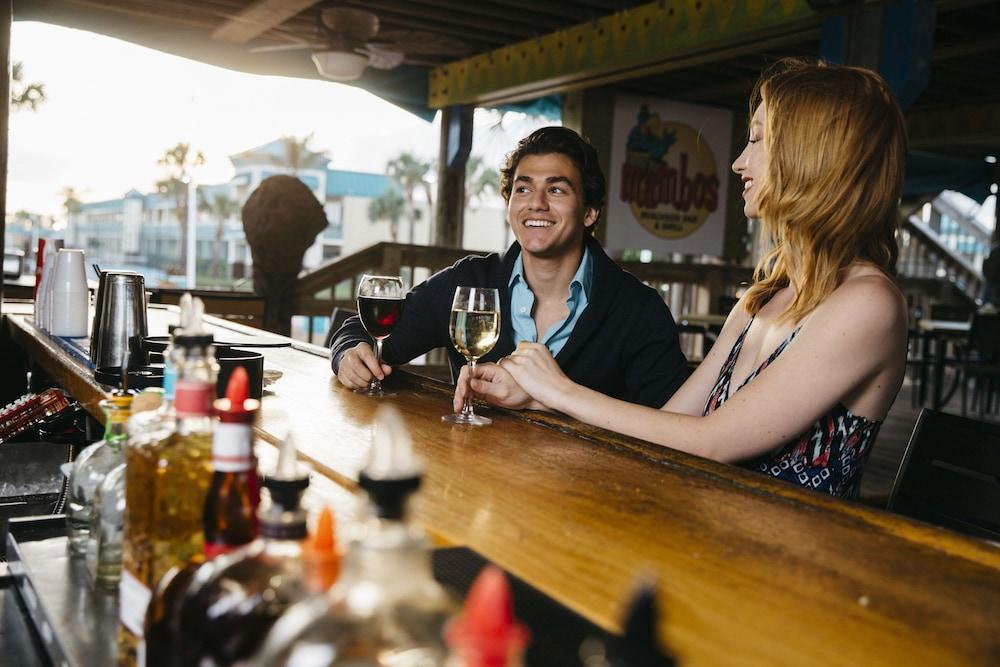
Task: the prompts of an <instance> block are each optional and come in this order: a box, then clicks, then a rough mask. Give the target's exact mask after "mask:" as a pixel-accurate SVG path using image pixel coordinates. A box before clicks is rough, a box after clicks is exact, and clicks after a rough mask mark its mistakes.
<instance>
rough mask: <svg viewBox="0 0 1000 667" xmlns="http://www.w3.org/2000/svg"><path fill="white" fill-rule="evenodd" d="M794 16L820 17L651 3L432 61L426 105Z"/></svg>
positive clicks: (584, 70)
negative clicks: (442, 61)
mask: <svg viewBox="0 0 1000 667" xmlns="http://www.w3.org/2000/svg"><path fill="white" fill-rule="evenodd" d="M796 22H805V23H808V24H812V25H815V24H817V23H818V22H819V15H818V14H817V13H816V12H814V11H813V10H812V9H810V8H809V5H808V3H807V2H806V0H664V1H662V2H651V3H649V4H648V5H642V6H641V7H634V8H632V9H629V10H625V11H621V12H618V13H616V14H611V15H609V16H605V17H603V18H601V19H598V20H596V21H593V22H589V23H582V24H580V25H577V26H573V27H572V28H567V29H565V30H559V31H557V32H553V33H550V34H548V35H544V36H542V37H539V38H537V39H531V40H526V41H523V42H518V43H516V44H511V45H509V46H505V47H502V48H499V49H496V50H495V51H491V52H489V53H484V54H480V55H477V56H473V57H470V58H466V59H464V60H459V61H456V62H453V63H449V64H447V65H441V66H439V67H435V68H433V69H432V70H431V72H430V80H429V87H428V96H427V105H428V106H429V107H431V108H435V109H440V108H442V107H445V106H450V105H453V104H472V103H484V102H499V101H504V100H506V99H511V98H514V97H516V96H518V95H519V94H521V95H523V93H524V92H525V91H528V90H530V91H532V92H533V93H536V94H535V95H534V96H538V95H544V94H546V93H547V92H550V90H551V89H553V88H556V87H560V86H566V85H569V84H572V82H573V81H581V80H585V79H590V78H594V77H600V76H607V75H609V74H613V73H615V72H622V73H625V72H628V71H629V70H631V69H635V68H639V67H648V66H650V65H653V64H656V63H658V62H665V61H669V60H670V59H672V58H677V57H679V56H682V55H685V54H691V53H693V52H695V51H704V50H710V49H712V48H714V47H719V46H724V45H727V44H731V43H732V42H734V41H740V42H744V43H745V42H747V41H748V39H750V38H753V37H755V36H756V35H757V34H765V33H767V32H768V31H773V30H774V29H775V28H781V27H792V26H793V24H795V23H796ZM623 78H626V77H625V76H623Z"/></svg>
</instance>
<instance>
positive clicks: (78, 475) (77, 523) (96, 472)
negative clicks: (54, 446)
mask: <svg viewBox="0 0 1000 667" xmlns="http://www.w3.org/2000/svg"><path fill="white" fill-rule="evenodd" d="M100 405H101V409H102V410H104V414H105V415H106V420H105V424H106V426H105V430H104V437H103V438H102V439H101V440H98V441H97V442H95V443H94V444H92V445H89V446H88V447H86V448H84V450H83V451H82V452H80V454H79V455H78V456H77V457H76V461H74V462H73V469H72V471H71V472H70V476H69V497H68V498H67V501H66V528H67V532H68V536H69V542H68V549H69V553H70V555H72V556H83V555H84V554H86V553H87V542H88V540H89V538H90V525H91V514H92V510H93V507H94V496H95V494H96V493H97V487H98V485H100V483H101V481H103V480H104V477H105V476H106V475H107V474H108V473H109V472H111V471H112V470H113V469H114V468H116V467H117V466H119V465H120V464H121V463H122V462H123V461H124V456H125V455H124V452H123V447H124V445H125V440H126V439H127V437H128V434H127V432H126V423H127V422H128V418H129V415H130V414H131V409H132V395H131V394H126V393H124V392H121V393H116V394H114V395H112V397H111V398H109V399H105V400H103V401H101V403H100Z"/></svg>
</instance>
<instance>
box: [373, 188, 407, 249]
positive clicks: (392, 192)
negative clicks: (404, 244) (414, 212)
mask: <svg viewBox="0 0 1000 667" xmlns="http://www.w3.org/2000/svg"><path fill="white" fill-rule="evenodd" d="M405 212H406V200H405V199H403V196H402V195H400V194H399V190H397V189H396V188H394V187H393V188H388V189H387V190H386V191H385V192H383V193H382V194H381V195H379V196H378V197H376V198H375V199H372V200H371V202H370V203H369V204H368V219H369V220H371V221H372V222H376V221H378V220H388V221H389V236H391V237H392V242H393V243H395V242H396V241H398V240H399V219H400V218H402V217H403V214H404V213H405Z"/></svg>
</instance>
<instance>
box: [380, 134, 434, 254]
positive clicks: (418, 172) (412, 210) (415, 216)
mask: <svg viewBox="0 0 1000 667" xmlns="http://www.w3.org/2000/svg"><path fill="white" fill-rule="evenodd" d="M431 169H432V165H431V163H430V162H424V161H422V160H420V159H419V158H417V157H416V156H414V155H413V154H412V153H407V152H403V153H400V154H399V155H398V156H397V157H396V158H394V159H392V160H389V162H388V163H387V164H386V165H385V171H386V173H387V174H388V175H389V178H391V179H392V180H393V181H394V182H395V183H396V185H397V186H399V189H400V190H402V191H403V194H404V197H405V201H406V211H407V217H408V218H409V220H410V237H409V243H413V232H414V227H415V226H416V223H417V220H419V219H420V210H419V209H418V208H417V204H416V200H415V199H414V196H413V195H414V193H416V191H417V190H418V189H422V190H423V191H424V195H425V196H426V197H427V209H428V212H432V211H433V210H434V198H433V197H432V196H431V184H430V182H429V181H428V180H427V174H428V173H430V171H431ZM431 217H432V218H433V217H434V216H433V213H431Z"/></svg>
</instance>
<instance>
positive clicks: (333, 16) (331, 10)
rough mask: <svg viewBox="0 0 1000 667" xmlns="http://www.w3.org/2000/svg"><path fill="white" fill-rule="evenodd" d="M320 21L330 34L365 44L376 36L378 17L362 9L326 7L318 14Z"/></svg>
mask: <svg viewBox="0 0 1000 667" xmlns="http://www.w3.org/2000/svg"><path fill="white" fill-rule="evenodd" d="M319 17H320V21H321V22H322V23H323V25H324V26H326V27H327V28H328V29H329V30H330V31H331V32H333V33H338V34H343V35H347V36H348V37H349V38H350V39H352V40H354V41H357V42H365V41H367V40H369V39H371V38H372V37H374V36H375V35H377V34H378V27H379V22H378V17H377V16H375V15H374V14H372V13H371V12H368V11H365V10H363V9H349V8H347V7H327V8H326V9H324V10H323V11H321V12H320V15H319Z"/></svg>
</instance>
